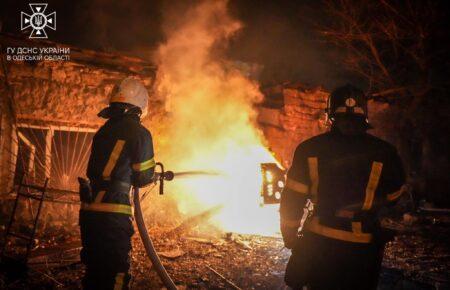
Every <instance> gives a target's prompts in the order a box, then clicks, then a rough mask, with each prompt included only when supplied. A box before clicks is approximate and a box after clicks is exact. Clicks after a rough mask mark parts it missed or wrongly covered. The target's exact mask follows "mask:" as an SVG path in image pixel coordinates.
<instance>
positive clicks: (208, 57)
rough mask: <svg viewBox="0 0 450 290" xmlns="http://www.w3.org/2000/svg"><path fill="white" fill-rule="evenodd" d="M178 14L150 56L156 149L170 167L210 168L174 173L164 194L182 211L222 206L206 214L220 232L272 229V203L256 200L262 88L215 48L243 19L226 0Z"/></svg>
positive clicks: (261, 157)
mask: <svg viewBox="0 0 450 290" xmlns="http://www.w3.org/2000/svg"><path fill="white" fill-rule="evenodd" d="M179 17H180V19H179V20H178V22H177V23H176V24H175V25H173V24H172V27H171V29H169V30H168V31H167V41H166V43H164V44H163V45H161V46H160V47H159V50H158V54H157V61H158V76H157V83H156V91H157V94H158V95H159V96H162V97H163V98H164V99H165V103H166V109H167V110H168V111H169V112H170V115H171V117H170V120H171V122H170V125H169V128H167V129H168V130H167V134H169V138H168V140H169V142H170V145H165V146H163V149H162V150H161V151H165V152H164V153H163V154H164V155H163V157H164V160H165V162H166V163H167V164H168V166H169V167H170V168H171V169H173V170H174V171H186V170H201V171H209V172H211V173H214V174H213V175H205V176H197V177H195V178H187V179H181V178H180V179H176V180H175V181H174V182H173V183H172V184H171V188H170V192H171V194H173V193H176V194H177V199H178V201H179V208H180V210H181V211H182V212H185V213H191V214H193V213H195V212H198V211H200V210H205V209H208V208H209V207H212V206H215V205H220V206H222V210H221V211H220V213H219V214H217V215H215V216H214V217H213V218H212V219H213V220H214V221H215V222H217V224H218V225H220V226H221V227H222V228H223V229H224V230H227V231H234V232H241V233H257V234H264V235H272V234H274V233H276V232H277V231H278V228H279V222H278V214H277V207H276V206H265V207H261V205H260V203H261V198H260V188H261V182H262V177H261V171H260V163H262V162H275V159H274V158H273V156H272V155H271V154H270V152H269V151H268V150H267V149H266V148H265V146H264V145H263V144H264V142H263V136H262V134H261V133H260V131H259V130H258V129H257V127H256V126H255V118H256V113H255V110H254V108H253V106H254V105H255V104H256V103H258V102H260V101H261V100H262V94H261V92H260V91H259V89H258V85H257V83H255V82H253V81H251V80H250V79H248V78H247V77H245V76H244V74H243V73H242V72H240V71H239V70H237V69H235V68H233V67H232V66H231V65H230V62H229V61H227V60H226V59H225V58H224V57H223V54H221V53H220V52H221V51H222V52H223V48H224V44H226V43H227V41H228V40H229V39H230V37H232V36H233V35H234V34H235V33H236V32H237V31H238V30H239V29H240V28H241V27H242V25H241V23H240V22H239V21H236V20H235V19H233V18H232V17H230V16H229V14H228V12H227V2H226V1H204V2H202V3H200V4H198V5H197V6H195V7H192V8H191V9H189V10H188V11H185V12H184V13H180V14H179ZM220 48H222V49H220Z"/></svg>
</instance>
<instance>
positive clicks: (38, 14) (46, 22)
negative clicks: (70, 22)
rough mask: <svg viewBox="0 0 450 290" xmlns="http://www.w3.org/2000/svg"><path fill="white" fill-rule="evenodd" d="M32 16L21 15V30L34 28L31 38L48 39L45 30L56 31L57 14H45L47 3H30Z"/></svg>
mask: <svg viewBox="0 0 450 290" xmlns="http://www.w3.org/2000/svg"><path fill="white" fill-rule="evenodd" d="M29 5H30V8H31V12H32V14H31V15H29V14H26V13H24V12H22V13H21V14H20V29H21V30H25V29H28V28H30V27H31V28H32V31H31V33H30V36H29V38H47V33H45V29H46V28H47V27H48V28H50V29H53V30H56V12H52V13H50V14H45V9H47V5H48V4H46V3H30V4H29Z"/></svg>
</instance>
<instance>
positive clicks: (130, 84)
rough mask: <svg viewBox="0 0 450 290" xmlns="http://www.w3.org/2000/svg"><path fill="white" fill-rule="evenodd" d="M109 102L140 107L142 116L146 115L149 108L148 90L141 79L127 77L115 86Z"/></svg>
mask: <svg viewBox="0 0 450 290" xmlns="http://www.w3.org/2000/svg"><path fill="white" fill-rule="evenodd" d="M109 103H110V104H112V103H125V104H130V105H133V106H136V107H139V108H140V109H141V111H142V115H141V116H145V115H146V114H147V108H148V92H147V89H146V88H145V87H144V85H143V84H142V82H141V81H139V80H137V79H135V78H133V77H127V78H126V79H124V80H123V81H122V82H121V83H120V85H119V86H118V87H116V88H114V90H113V92H112V94H111V98H110V100H109Z"/></svg>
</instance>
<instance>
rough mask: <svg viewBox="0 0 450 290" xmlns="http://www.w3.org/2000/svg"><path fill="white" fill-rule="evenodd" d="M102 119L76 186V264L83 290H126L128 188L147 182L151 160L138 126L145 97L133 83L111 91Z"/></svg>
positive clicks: (149, 144)
mask: <svg viewBox="0 0 450 290" xmlns="http://www.w3.org/2000/svg"><path fill="white" fill-rule="evenodd" d="M109 103H110V104H109V106H108V107H107V108H105V109H103V110H102V111H101V112H100V113H99V114H98V116H99V117H102V118H105V119H108V120H107V121H106V123H105V124H104V125H103V126H102V127H101V128H100V129H99V130H98V131H97V133H96V134H95V136H94V139H93V142H92V151H91V155H90V158H89V164H88V169H87V176H88V178H89V181H87V180H84V179H81V178H80V179H79V181H80V198H81V202H82V203H81V209H80V221H79V222H80V231H81V241H82V247H83V248H82V251H81V260H82V262H83V263H84V264H85V265H86V273H85V276H84V278H83V282H82V283H83V288H84V289H128V283H129V281H130V274H129V268H130V258H129V252H130V250H131V236H132V235H133V233H134V230H133V225H132V209H131V202H130V188H131V186H134V187H137V188H139V187H143V186H145V185H147V184H149V183H151V182H152V181H153V175H154V168H155V160H154V156H153V144H152V137H151V135H150V132H149V131H148V130H147V129H146V128H145V127H144V126H142V125H141V123H140V119H141V118H142V117H143V116H144V115H145V114H146V112H147V106H148V92H147V90H146V88H145V87H144V85H143V84H142V83H141V82H140V81H139V80H136V79H134V78H131V77H129V78H126V79H124V80H123V81H122V82H121V83H120V85H118V86H115V87H114V89H113V91H112V93H111V98H110V101H109Z"/></svg>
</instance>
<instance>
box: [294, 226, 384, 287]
mask: <svg viewBox="0 0 450 290" xmlns="http://www.w3.org/2000/svg"><path fill="white" fill-rule="evenodd" d="M383 249H384V245H378V244H376V243H367V244H359V243H351V242H344V241H340V240H335V239H330V238H327V237H324V236H319V235H316V234H314V233H311V232H305V234H304V237H302V238H300V239H299V240H298V242H297V244H296V246H295V247H294V248H293V249H292V256H291V258H290V259H289V262H288V265H287V268H286V276H285V281H286V284H287V285H289V286H290V287H292V288H293V289H302V286H306V285H307V286H309V288H308V289H312V290H316V289H327V290H329V289H342V290H349V289H351V290H353V289H361V290H362V289H364V290H366V289H367V290H369V289H374V290H375V289H376V288H377V284H378V276H379V273H380V269H381V261H382V258H383Z"/></svg>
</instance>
